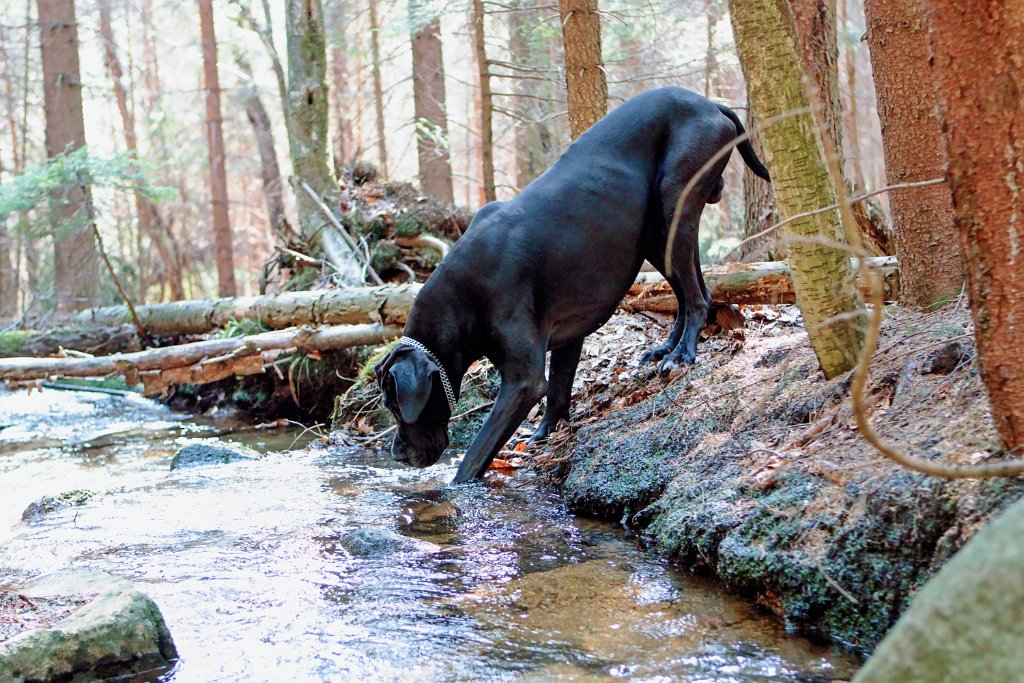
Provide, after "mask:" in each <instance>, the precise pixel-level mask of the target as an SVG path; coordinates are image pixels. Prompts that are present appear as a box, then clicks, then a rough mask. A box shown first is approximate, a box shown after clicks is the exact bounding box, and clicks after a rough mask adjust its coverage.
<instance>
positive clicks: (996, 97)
mask: <svg viewBox="0 0 1024 683" xmlns="http://www.w3.org/2000/svg"><path fill="white" fill-rule="evenodd" d="M925 8H926V9H927V10H929V15H928V18H929V20H930V22H931V32H930V34H929V44H930V46H931V54H932V55H933V59H934V72H933V73H934V75H935V77H936V81H937V86H938V102H939V112H940V120H941V121H942V130H943V132H944V134H945V140H946V149H947V154H948V158H949V169H948V172H947V178H948V179H949V183H950V187H951V189H952V191H953V208H954V211H955V215H956V226H957V228H958V230H959V232H960V242H961V246H962V248H963V250H964V255H965V257H966V262H967V284H968V291H969V292H970V298H971V310H972V312H973V315H974V334H975V337H976V339H977V344H978V363H979V366H980V368H981V376H982V379H984V381H985V386H986V388H987V389H988V395H989V401H990V403H991V406H992V415H993V417H994V419H995V426H996V430H997V431H998V433H999V439H1000V442H1001V443H1002V446H1003V448H1005V449H1007V450H1011V449H1018V448H1022V447H1024V362H1022V361H1021V349H1022V348H1024V96H1022V93H1024V61H1022V59H1024V58H1022V55H1024V5H1022V4H1021V3H1020V2H1013V1H1007V0H987V1H986V2H981V3H979V2H974V1H968V0H926V2H925ZM918 95H919V93H918Z"/></svg>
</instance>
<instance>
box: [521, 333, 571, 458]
mask: <svg viewBox="0 0 1024 683" xmlns="http://www.w3.org/2000/svg"><path fill="white" fill-rule="evenodd" d="M582 352H583V339H579V340H577V341H574V342H570V343H568V344H566V345H565V346H559V347H558V348H557V349H554V350H552V351H551V368H550V370H549V372H548V403H547V405H546V406H545V407H544V417H543V418H541V421H540V424H539V425H538V426H537V431H535V432H534V433H533V436H531V437H530V443H536V442H538V441H543V440H544V439H546V438H548V436H550V434H551V432H552V431H554V429H555V427H556V426H557V425H558V421H559V420H563V419H567V418H568V417H569V402H570V400H571V399H572V381H573V379H574V378H575V377H576V366H577V365H579V362H580V354H581V353H582Z"/></svg>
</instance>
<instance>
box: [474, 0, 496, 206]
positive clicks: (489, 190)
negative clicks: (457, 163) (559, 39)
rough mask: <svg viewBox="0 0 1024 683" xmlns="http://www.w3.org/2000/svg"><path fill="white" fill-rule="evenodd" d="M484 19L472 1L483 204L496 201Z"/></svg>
mask: <svg viewBox="0 0 1024 683" xmlns="http://www.w3.org/2000/svg"><path fill="white" fill-rule="evenodd" d="M485 17H486V14H485V13H484V3H483V0H473V16H472V22H473V50H474V52H475V54H476V66H477V79H478V80H477V83H478V84H479V87H480V112H479V113H480V157H481V159H482V163H483V186H484V201H485V202H493V201H495V200H496V199H497V198H498V193H497V188H496V186H495V184H494V121H493V118H494V96H493V95H492V94H491V64H490V62H489V61H488V60H487V34H486V32H485V31H484V28H485V24H484V19H485Z"/></svg>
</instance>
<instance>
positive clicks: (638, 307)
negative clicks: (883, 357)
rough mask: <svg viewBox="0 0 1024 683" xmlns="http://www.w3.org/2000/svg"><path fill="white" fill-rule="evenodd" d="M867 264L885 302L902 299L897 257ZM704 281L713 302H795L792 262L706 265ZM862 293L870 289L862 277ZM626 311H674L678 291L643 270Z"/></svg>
mask: <svg viewBox="0 0 1024 683" xmlns="http://www.w3.org/2000/svg"><path fill="white" fill-rule="evenodd" d="M866 262H867V264H868V265H870V266H871V267H874V268H878V269H879V270H880V271H881V272H882V275H883V276H884V277H885V298H886V301H896V300H898V299H899V292H900V274H899V267H898V264H897V262H896V257H895V256H878V257H872V258H869V259H866ZM703 272H704V281H705V282H706V283H707V285H708V289H710V290H711V299H712V303H714V304H718V305H720V306H725V305H728V304H792V303H796V292H795V291H794V290H793V280H792V278H790V272H789V264H788V263H787V262H785V261H766V262H763V263H729V264H726V265H724V266H712V267H709V268H704V269H703ZM858 284H859V285H860V288H861V294H862V295H865V294H866V293H867V291H868V285H867V282H866V281H865V280H864V279H863V278H861V279H860V281H859V283H858ZM620 308H621V309H622V310H625V311H627V312H636V311H657V312H661V313H675V312H676V310H677V309H678V304H677V302H676V297H675V294H673V293H672V288H671V287H669V284H668V283H667V282H665V278H663V277H662V276H661V274H660V273H641V275H640V277H638V278H637V281H636V283H634V284H633V286H632V287H630V289H629V294H628V295H627V296H626V298H625V299H624V300H623V302H622V304H621V305H620Z"/></svg>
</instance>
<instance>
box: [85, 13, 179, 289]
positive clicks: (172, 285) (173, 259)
mask: <svg viewBox="0 0 1024 683" xmlns="http://www.w3.org/2000/svg"><path fill="white" fill-rule="evenodd" d="M98 6H99V12H100V37H101V38H102V39H103V51H104V56H105V58H106V63H107V73H108V74H109V75H110V80H111V82H112V84H113V86H114V100H115V101H116V102H117V111H118V113H119V114H120V115H121V125H122V127H123V130H124V146H125V149H126V150H127V151H128V154H129V155H130V156H132V157H133V158H138V149H139V142H138V136H137V135H136V132H135V116H134V114H133V113H132V111H131V109H130V108H129V105H128V89H127V88H126V87H125V84H124V69H123V68H122V67H121V60H120V59H119V58H118V56H117V46H116V44H115V43H114V29H113V26H112V25H111V21H110V3H109V2H101V3H99V5H98ZM135 213H136V216H137V217H138V221H139V230H140V231H142V232H143V233H145V235H146V236H147V237H149V240H150V242H151V243H152V245H153V248H154V249H156V252H157V255H158V256H159V257H160V262H161V264H162V265H163V268H164V279H165V280H166V281H167V286H168V288H169V289H170V291H171V299H174V300H178V299H184V298H185V285H184V284H183V282H182V276H181V261H180V257H179V255H178V254H177V253H176V250H175V249H174V245H173V243H171V244H168V242H166V241H165V240H167V236H166V235H165V234H164V232H165V230H166V225H165V224H164V222H163V220H162V219H161V218H160V215H159V209H157V207H156V204H155V203H154V202H153V201H152V200H150V199H147V198H146V197H145V196H144V195H143V194H142V193H141V192H135Z"/></svg>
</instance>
